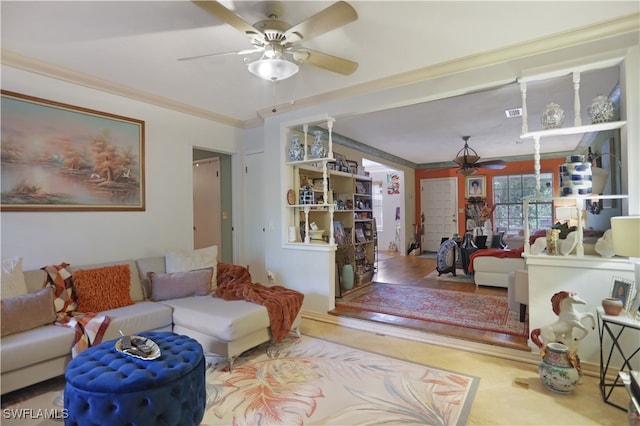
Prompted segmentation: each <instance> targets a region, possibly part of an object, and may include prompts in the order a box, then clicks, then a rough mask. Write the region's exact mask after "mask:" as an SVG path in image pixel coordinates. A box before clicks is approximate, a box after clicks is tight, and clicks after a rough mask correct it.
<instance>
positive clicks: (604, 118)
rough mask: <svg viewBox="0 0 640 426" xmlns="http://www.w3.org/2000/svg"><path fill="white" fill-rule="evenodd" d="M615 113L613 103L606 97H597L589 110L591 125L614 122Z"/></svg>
mask: <svg viewBox="0 0 640 426" xmlns="http://www.w3.org/2000/svg"><path fill="white" fill-rule="evenodd" d="M614 113H615V108H614V105H613V101H612V100H611V99H609V98H607V97H606V96H604V95H599V96H596V97H595V98H594V99H593V101H591V105H589V107H588V108H587V114H588V115H589V118H590V119H591V124H597V123H608V122H610V121H611V120H613V115H614Z"/></svg>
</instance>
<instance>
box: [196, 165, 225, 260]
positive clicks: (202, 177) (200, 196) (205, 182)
mask: <svg viewBox="0 0 640 426" xmlns="http://www.w3.org/2000/svg"><path fill="white" fill-rule="evenodd" d="M220 208H221V207H220V159H219V158H217V157H216V158H207V159H204V160H198V161H194V162H193V248H194V249H199V248H203V247H209V246H212V245H217V246H218V253H221V252H222V246H221V245H220V244H221V243H222V241H221V237H220V221H221V217H220Z"/></svg>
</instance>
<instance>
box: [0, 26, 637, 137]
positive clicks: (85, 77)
mask: <svg viewBox="0 0 640 426" xmlns="http://www.w3.org/2000/svg"><path fill="white" fill-rule="evenodd" d="M639 22H640V13H635V14H632V15H628V16H624V17H622V18H618V19H614V20H610V21H606V22H603V23H599V24H596V25H590V26H586V27H582V28H577V29H574V30H570V31H565V32H562V33H558V34H554V35H551V36H547V37H543V38H539V39H534V40H529V41H526V42H522V43H518V44H514V45H511V46H507V47H502V48H499V49H495V50H490V51H486V52H481V53H477V54H474V55H470V56H466V57H463V58H458V59H454V60H451V61H446V62H442V63H439V64H435V65H431V66H427V67H424V68H420V69H417V70H414V71H409V72H406V73H401V74H397V75H395V76H391V77H386V78H382V79H378V80H374V81H371V82H367V83H362V84H358V85H354V86H351V87H346V88H342V89H339V90H334V91H331V92H326V93H322V94H319V95H316V96H312V97H308V98H304V99H300V100H296V101H294V102H289V103H286V104H282V105H276V106H275V107H272V108H264V109H262V110H258V111H257V117H256V118H252V119H249V120H240V119H235V118H231V117H228V116H225V115H223V114H219V113H215V112H212V111H208V110H205V109H202V108H196V107H193V106H191V105H188V104H185V103H182V102H177V101H174V100H171V99H168V98H164V97H162V96H157V95H153V94H151V93H148V92H145V91H142V90H138V89H135V88H132V87H128V86H125V85H122V84H118V83H114V82H111V81H109V80H105V79H101V78H98V77H95V76H92V75H89V74H84V73H80V72H77V71H74V70H71V69H68V68H64V67H60V66H57V65H53V64H50V63H48V62H44V61H40V60H37V59H34V58H30V57H27V56H24V55H21V54H19V53H16V52H12V51H9V50H6V49H1V50H0V52H1V55H2V64H4V65H7V66H11V67H14V68H19V69H22V70H24V71H28V72H33V73H36V74H40V75H44V76H46V77H50V78H54V79H58V80H62V81H67V82H69V83H73V84H78V85H81V86H84V87H88V88H92V89H96V90H101V91H104V92H107V93H112V94H115V95H118V96H123V97H126V98H130V99H134V100H137V101H141V102H145V103H149V104H152V105H156V106H160V107H162V108H167V109H171V110H174V111H178V112H182V113H185V114H189V115H193V116H196V117H200V118H204V119H207V120H212V121H216V122H219V123H222V124H226V125H229V126H233V127H236V128H244V129H246V128H253V127H258V126H261V125H262V124H263V120H264V118H265V117H268V116H272V115H275V114H281V113H285V112H289V111H293V110H297V109H301V108H307V107H310V106H315V105H318V104H322V103H326V102H330V101H336V100H341V99H346V98H350V97H353V96H359V95H363V94H365V93H369V92H376V91H380V90H385V89H391V88H395V87H400V86H405V85H408V84H411V83H416V82H420V81H424V80H430V79H434V78H438V77H443V76H447V75H451V74H456V73H460V72H464V71H470V70H474V69H478V68H483V67H487V66H490V65H496V64H500V63H505V62H509V61H515V60H518V59H522V58H526V57H530V56H535V55H539V54H544V53H548V52H551V51H555V50H560V49H564V48H570V47H574V46H578V45H581V44H585V43H590V42H594V41H599V40H605V39H610V38H613V37H618V36H623V35H627V34H631V33H634V32H635V33H638V32H640V25H639V24H638V23H639ZM273 109H276V112H275V113H274V112H273V111H272V110H273Z"/></svg>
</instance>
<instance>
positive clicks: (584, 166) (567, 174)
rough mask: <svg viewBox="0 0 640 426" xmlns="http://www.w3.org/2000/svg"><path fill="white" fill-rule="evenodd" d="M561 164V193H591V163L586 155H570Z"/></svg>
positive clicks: (573, 194)
mask: <svg viewBox="0 0 640 426" xmlns="http://www.w3.org/2000/svg"><path fill="white" fill-rule="evenodd" d="M565 161H566V162H565V163H563V164H562V165H560V195H561V196H563V197H566V196H575V195H589V194H591V192H592V191H593V171H592V170H591V163H590V162H589V161H585V158H584V155H569V156H567V157H566V159H565Z"/></svg>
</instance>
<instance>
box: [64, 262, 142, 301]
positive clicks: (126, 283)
mask: <svg viewBox="0 0 640 426" xmlns="http://www.w3.org/2000/svg"><path fill="white" fill-rule="evenodd" d="M73 283H74V285H75V292H76V297H77V299H78V311H79V312H102V311H108V310H109V309H115V308H121V307H123V306H129V305H133V303H134V302H133V299H131V294H130V286H131V270H130V269H129V265H113V266H105V267H102V268H95V269H78V270H76V271H74V273H73Z"/></svg>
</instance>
